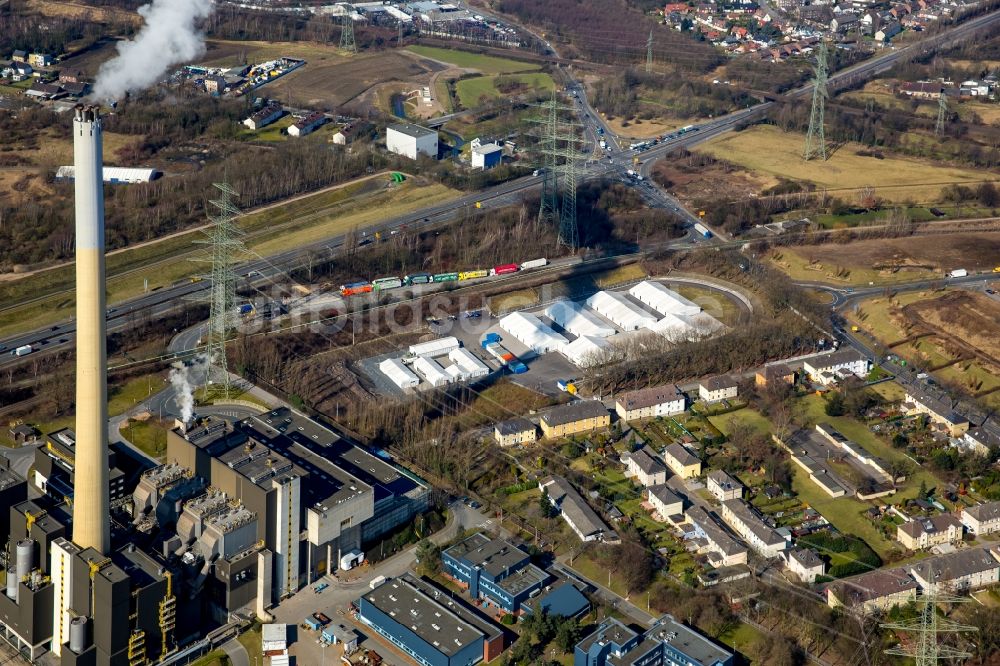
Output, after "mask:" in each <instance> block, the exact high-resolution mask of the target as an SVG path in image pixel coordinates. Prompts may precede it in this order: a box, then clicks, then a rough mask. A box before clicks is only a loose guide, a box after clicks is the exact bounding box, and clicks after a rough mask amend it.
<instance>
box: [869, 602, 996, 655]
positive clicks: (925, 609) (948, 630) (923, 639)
mask: <svg viewBox="0 0 1000 666" xmlns="http://www.w3.org/2000/svg"><path fill="white" fill-rule="evenodd" d="M966 602H968V599H966V598H963V597H956V596H952V595H946V594H935V593H933V592H932V593H927V592H925V593H923V594H921V595H920V596H919V597H917V600H916V603H917V605H918V606H919V607H920V615H919V616H918V617H916V618H914V619H912V620H903V621H902V622H886V623H883V624H882V627H883V628H885V629H892V630H893V631H897V632H900V631H902V632H907V633H911V634H916V637H915V638H916V641H915V643H914V644H913V646H912V647H903V646H900V647H894V648H890V649H888V650H886V651H885V653H886V654H892V655H897V656H901V657H912V658H913V659H914V661H915V662H916V666H937V663H938V662H939V661H942V660H944V659H967V658H969V657H971V656H972V655H971V654H970V653H968V652H965V651H964V650H959V649H957V648H953V647H951V646H949V645H941V644H940V643H939V639H940V637H941V636H944V635H947V634H958V633H970V632H974V631H978V629H976V627H973V626H970V625H967V624H959V623H957V622H955V621H953V620H949V619H948V618H941V617H938V612H937V605H938V604H939V603H966Z"/></svg>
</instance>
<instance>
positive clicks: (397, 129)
mask: <svg viewBox="0 0 1000 666" xmlns="http://www.w3.org/2000/svg"><path fill="white" fill-rule="evenodd" d="M385 147H386V149H387V150H388V151H389V152H390V153H396V154H397V155H403V156H404V157H409V158H410V159H411V160H415V159H417V156H418V155H426V156H428V157H431V158H434V159H436V158H437V154H438V133H437V132H436V131H435V130H432V129H427V128H426V127H421V126H420V125H414V124H413V123H395V124H393V125H389V126H388V127H387V128H386V130H385Z"/></svg>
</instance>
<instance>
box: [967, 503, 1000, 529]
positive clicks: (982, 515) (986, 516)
mask: <svg viewBox="0 0 1000 666" xmlns="http://www.w3.org/2000/svg"><path fill="white" fill-rule="evenodd" d="M961 520H962V524H963V525H965V527H966V529H968V530H969V533H970V534H974V535H976V536H983V535H985V534H992V533H993V532H1000V501H997V502H986V503H985V504H977V505H976V506H971V507H968V508H965V509H962V516H961Z"/></svg>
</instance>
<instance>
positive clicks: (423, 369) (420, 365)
mask: <svg viewBox="0 0 1000 666" xmlns="http://www.w3.org/2000/svg"><path fill="white" fill-rule="evenodd" d="M413 369H414V370H416V371H417V372H419V373H420V374H421V375H422V376H423V378H424V379H426V380H427V381H428V382H429V383H430V385H431V386H443V385H445V384H449V383H451V382H452V381H454V377H452V376H451V375H449V374H448V373H447V372H445V371H444V368H442V367H441V364H440V363H438V362H437V361H435V360H434V359H432V358H427V357H426V356H418V357H417V360H416V361H414V362H413Z"/></svg>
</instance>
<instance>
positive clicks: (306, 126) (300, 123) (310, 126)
mask: <svg viewBox="0 0 1000 666" xmlns="http://www.w3.org/2000/svg"><path fill="white" fill-rule="evenodd" d="M328 122H330V119H329V118H327V116H326V114H325V113H321V112H319V111H314V112H312V113H310V114H309V115H308V116H306V117H305V118H302V119H300V120H297V121H295V122H294V123H292V125H291V126H289V128H288V136H305V135H306V134H312V133H313V132H315V131H316V130H317V129H319V128H320V127H322V126H323V125H325V124H326V123H328Z"/></svg>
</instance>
